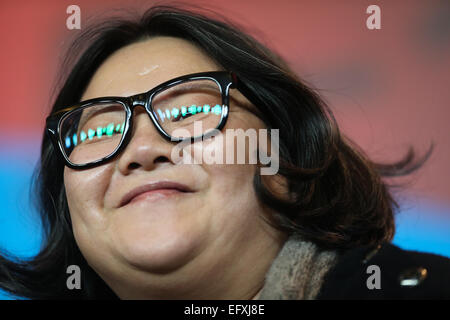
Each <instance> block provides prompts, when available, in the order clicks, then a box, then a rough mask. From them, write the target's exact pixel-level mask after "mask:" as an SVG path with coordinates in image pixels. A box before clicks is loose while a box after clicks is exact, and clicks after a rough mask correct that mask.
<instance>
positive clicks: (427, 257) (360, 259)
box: [317, 243, 450, 299]
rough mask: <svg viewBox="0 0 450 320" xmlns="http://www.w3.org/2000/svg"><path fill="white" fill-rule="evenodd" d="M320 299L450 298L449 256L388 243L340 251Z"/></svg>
mask: <svg viewBox="0 0 450 320" xmlns="http://www.w3.org/2000/svg"><path fill="white" fill-rule="evenodd" d="M317 298H318V299H449V298H450V259H448V258H446V257H443V256H439V255H435V254H430V253H423V252H416V251H408V250H403V249H401V248H399V247H397V246H395V245H393V244H390V243H385V244H383V245H380V246H378V247H377V248H368V247H361V248H356V249H351V250H348V251H347V252H344V253H342V254H341V256H340V258H339V260H338V262H337V264H336V265H335V266H334V267H333V268H332V269H331V270H330V271H329V272H328V274H327V275H326V277H325V279H324V283H323V286H322V288H321V291H320V293H319V296H318V297H317Z"/></svg>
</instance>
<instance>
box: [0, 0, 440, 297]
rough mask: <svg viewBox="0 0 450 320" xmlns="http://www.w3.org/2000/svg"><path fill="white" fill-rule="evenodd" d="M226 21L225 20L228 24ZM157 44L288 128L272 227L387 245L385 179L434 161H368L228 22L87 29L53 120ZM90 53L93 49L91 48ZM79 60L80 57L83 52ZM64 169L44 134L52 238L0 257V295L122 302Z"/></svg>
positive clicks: (337, 241) (300, 86)
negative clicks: (113, 69)
mask: <svg viewBox="0 0 450 320" xmlns="http://www.w3.org/2000/svg"><path fill="white" fill-rule="evenodd" d="M223 21H225V20H223ZM150 36H173V37H178V38H182V39H185V40H187V41H190V42H191V43H193V44H195V45H197V46H198V47H199V48H201V49H202V50H203V51H204V52H206V53H207V54H208V55H209V56H210V57H212V58H213V59H214V60H215V61H216V62H217V63H218V64H219V65H221V66H222V67H223V68H224V69H225V70H229V71H233V72H235V73H236V74H237V75H238V77H239V79H241V81H242V82H243V83H244V84H245V85H246V87H247V93H248V94H250V95H251V96H252V98H253V102H254V104H255V107H256V108H257V109H258V110H259V111H260V117H261V118H262V120H263V121H264V122H265V124H266V126H267V128H282V129H281V130H280V132H279V135H280V136H279V137H280V169H279V174H280V176H282V177H285V178H286V179H287V182H288V187H289V194H288V199H286V198H284V199H279V198H278V197H277V196H275V195H274V194H272V193H271V192H270V190H269V189H268V188H267V186H266V182H265V181H264V179H265V178H264V176H261V175H259V174H256V175H255V177H254V188H255V191H256V193H257V195H258V197H259V199H260V201H261V202H262V203H263V204H265V205H266V206H268V207H269V208H271V209H273V210H274V211H275V212H276V213H275V214H274V215H273V216H271V217H270V218H269V219H268V222H269V223H271V224H272V225H273V226H274V227H276V228H278V229H280V230H282V231H283V232H285V233H286V234H287V235H289V234H292V233H296V234H298V235H300V236H302V237H303V238H305V239H307V240H310V241H313V242H315V243H316V244H318V245H320V246H322V247H326V248H334V249H347V248H351V247H355V246H372V245H377V244H379V243H381V242H384V241H390V240H391V239H392V237H393V234H394V229H395V228H394V211H395V210H397V209H398V208H399V206H398V204H397V203H396V201H395V200H394V199H393V196H392V195H391V193H390V192H389V190H388V189H389V188H390V187H394V185H391V186H389V185H388V184H387V183H386V182H383V181H382V180H381V177H394V176H400V175H405V174H408V173H410V172H412V171H414V170H415V169H416V168H418V167H420V166H421V165H422V164H423V163H424V162H425V161H426V159H427V158H428V156H429V155H430V154H431V151H432V148H433V145H431V148H430V149H429V151H428V152H427V153H426V155H425V156H424V157H423V158H421V159H419V160H418V161H414V159H415V157H414V152H413V151H412V149H411V148H410V150H409V152H408V154H407V156H406V157H405V159H404V160H402V161H399V162H398V163H394V164H378V163H374V162H372V161H370V160H369V159H368V157H367V156H365V155H364V153H363V151H362V150H360V149H358V147H357V146H356V145H355V144H354V143H352V141H351V140H350V139H348V138H347V137H345V136H344V135H342V134H341V133H340V132H339V129H338V127H337V124H336V121H335V119H334V118H333V115H332V113H331V111H330V110H329V108H328V107H327V106H326V104H325V103H324V102H323V100H322V99H321V98H320V97H319V96H318V94H316V93H315V92H314V91H313V90H312V89H311V88H310V87H308V86H307V85H306V84H305V82H304V81H300V79H299V78H298V77H297V76H296V75H295V74H294V73H293V72H292V71H291V70H290V69H289V67H288V66H287V65H286V63H284V62H283V60H282V59H281V58H280V57H278V56H277V55H276V54H275V53H273V52H272V51H270V50H268V49H267V48H265V47H264V46H263V45H261V44H260V43H259V42H257V41H256V40H254V39H253V38H252V37H250V36H248V35H246V34H244V33H242V32H240V31H238V28H235V27H233V26H232V24H231V23H228V22H221V21H218V20H213V19H210V18H208V17H206V16H205V15H202V14H199V13H195V12H193V11H185V10H183V9H180V8H175V7H167V6H159V7H153V8H151V9H149V10H148V11H146V12H145V13H144V14H143V16H142V17H141V18H139V19H138V20H136V21H134V20H126V19H110V20H108V21H106V22H103V23H100V24H98V25H96V26H95V27H92V28H89V29H88V30H87V31H85V32H83V34H82V35H81V36H79V37H78V38H77V40H76V41H75V42H74V43H73V44H72V46H71V47H70V49H69V51H68V52H69V54H68V56H67V57H68V58H67V59H68V60H66V61H65V64H64V65H66V66H70V64H71V59H74V58H76V59H77V62H76V63H75V65H74V66H70V72H69V73H68V76H67V77H66V80H65V82H64V83H63V85H62V86H61V88H60V90H59V93H58V95H57V97H56V100H55V102H54V105H53V109H52V112H55V111H57V110H59V109H62V108H64V107H66V106H68V105H71V104H74V103H76V102H79V100H80V98H81V96H82V94H83V92H84V90H85V88H86V87H87V85H88V83H89V81H90V79H91V77H92V76H93V74H94V72H95V71H96V70H97V68H98V67H99V66H100V65H101V64H102V62H104V61H105V59H106V58H107V57H108V56H109V55H111V54H112V53H113V52H115V51H116V50H118V49H120V48H122V47H125V46H127V45H129V44H131V43H133V42H136V41H140V40H142V39H145V38H146V37H150ZM86 48H87V49H86ZM81 50H84V52H83V53H82V54H80V56H79V57H78V56H76V55H75V53H76V52H81ZM63 169H64V163H63V162H62V161H61V160H60V158H59V157H57V156H56V151H55V150H54V148H53V146H52V144H51V143H50V140H49V138H48V137H47V136H46V135H45V134H44V136H43V142H42V150H41V158H40V163H39V166H38V168H37V172H36V176H35V177H36V191H37V197H38V199H39V205H40V215H41V220H42V223H43V226H44V231H45V237H44V242H43V247H42V249H41V251H40V252H39V254H38V255H37V256H35V257H33V258H31V259H30V260H25V261H20V260H18V259H14V258H13V257H8V256H6V255H3V256H0V288H2V289H5V290H7V291H8V292H11V293H13V294H15V295H18V296H23V297H28V298H38V299H46V298H57V299H63V298H86V299H92V298H116V296H115V294H114V293H113V292H112V291H111V289H110V288H109V287H108V286H107V285H106V284H105V283H104V282H103V281H102V280H101V279H100V277H99V276H98V275H97V274H96V273H95V272H94V271H93V270H92V269H91V268H90V267H89V266H88V264H87V262H86V260H85V259H84V257H83V255H82V254H81V252H80V250H79V248H78V246H77V244H76V242H75V239H74V236H73V231H72V226H71V221H70V216H69V209H68V206H67V200H66V194H65V190H64V184H63ZM72 264H76V265H78V266H80V267H81V270H83V277H82V279H83V280H82V281H83V282H82V288H83V290H68V289H67V288H66V279H67V274H66V268H67V267H68V266H69V265H72Z"/></svg>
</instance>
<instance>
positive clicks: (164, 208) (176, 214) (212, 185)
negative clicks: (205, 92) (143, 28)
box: [64, 37, 282, 299]
mask: <svg viewBox="0 0 450 320" xmlns="http://www.w3.org/2000/svg"><path fill="white" fill-rule="evenodd" d="M217 70H221V68H220V66H219V65H217V64H216V63H215V62H214V61H213V60H211V59H210V58H209V57H208V56H206V55H205V54H204V53H203V52H202V51H200V50H199V49H198V48H196V47H195V46H193V45H192V44H190V43H189V42H187V41H184V40H181V39H176V38H170V37H156V38H151V39H147V40H145V41H142V42H139V43H135V44H132V45H129V46H127V47H125V48H122V49H121V50H119V51H117V52H115V53H114V54H113V55H112V56H111V57H109V58H108V59H107V60H106V61H105V62H104V63H103V64H102V65H101V66H100V68H99V69H98V70H97V71H96V73H95V75H94V76H93V78H92V79H91V81H90V83H89V85H88V87H87V89H86V91H85V92H84V95H83V97H82V100H86V99H91V98H97V97H104V96H130V95H134V94H137V93H142V92H146V91H148V90H150V89H151V88H153V87H155V86H157V85H158V84H160V83H162V82H164V81H166V80H170V79H172V78H175V77H178V76H182V75H186V74H190V73H195V72H204V71H217ZM231 96H232V98H233V101H234V103H233V104H232V105H231V106H230V114H229V118H228V121H227V124H226V127H225V128H224V129H223V130H222V133H223V134H224V136H226V133H225V129H238V128H241V129H243V130H244V131H245V130H247V129H249V128H253V129H260V128H264V126H263V123H262V121H261V120H259V118H257V117H256V116H254V115H253V114H252V113H251V112H250V111H248V108H243V107H244V106H248V105H249V102H248V101H247V100H246V99H245V98H244V97H243V96H242V95H240V94H239V93H238V92H237V91H236V90H233V92H232V93H231ZM133 121H134V127H133V132H132V137H131V140H130V142H129V144H128V145H127V147H126V148H125V149H124V150H123V151H122V153H121V154H119V155H118V156H117V157H116V158H115V159H114V160H113V161H110V162H108V163H106V164H104V165H101V166H98V167H95V168H91V169H87V170H72V169H70V168H67V167H66V168H65V171H64V184H65V188H66V193H67V200H68V205H69V209H70V215H71V219H72V224H73V230H74V235H75V238H76V241H77V244H78V246H79V247H80V249H81V251H82V253H83V255H84V256H85V258H86V260H87V261H88V263H89V265H90V266H91V267H92V268H93V269H94V270H96V272H97V273H98V274H99V275H100V276H101V277H102V278H103V279H104V280H105V282H106V283H107V284H108V285H109V286H110V287H111V288H112V289H113V290H114V291H115V292H116V294H118V296H119V297H121V298H177V297H178V298H200V299H201V298H210V299H215V298H230V299H234V298H237V299H239V298H243V299H248V298H251V297H252V295H254V294H255V293H256V292H257V291H258V290H259V289H260V287H261V286H262V285H263V279H264V275H265V273H266V272H267V269H268V267H269V266H270V263H271V262H272V260H273V259H274V257H275V256H276V254H277V253H278V250H279V248H280V244H281V241H282V240H281V239H282V237H281V235H280V234H278V233H277V232H275V231H274V230H273V229H272V228H270V227H269V226H268V225H267V224H266V223H265V222H264V221H263V220H262V219H261V216H262V215H264V214H269V212H267V211H266V210H265V209H264V208H263V207H262V206H261V205H260V204H259V202H258V201H257V198H256V195H255V192H254V188H253V185H252V182H253V176H254V175H255V173H256V172H259V171H256V170H257V168H256V166H255V165H250V164H245V165H243V164H206V163H202V164H183V163H182V162H178V163H176V162H175V161H173V160H172V158H171V152H172V148H173V147H174V143H172V142H170V141H167V140H165V139H164V138H163V137H162V136H161V135H160V134H159V133H158V132H157V130H156V128H155V127H154V125H153V124H152V122H151V120H150V118H149V117H148V115H147V114H146V113H145V112H144V109H143V108H141V107H138V108H136V109H135V114H134V118H133ZM223 141H226V139H223ZM216 143H217V141H209V142H196V143H195V144H193V145H191V146H190V147H189V148H190V149H189V150H190V151H192V150H194V149H195V148H218V146H217V145H215V144H216ZM225 148H234V146H230V145H225ZM161 181H171V182H176V183H179V184H182V185H185V186H187V187H188V188H189V189H190V190H191V192H177V191H174V190H167V189H166V190H163V189H161V190H159V191H156V192H151V193H144V194H140V196H136V197H134V198H133V199H132V200H133V201H131V202H129V203H128V204H126V205H123V203H122V200H123V198H124V196H125V195H127V194H129V193H130V192H131V191H132V190H136V188H140V187H145V186H148V185H152V184H154V183H158V182H161Z"/></svg>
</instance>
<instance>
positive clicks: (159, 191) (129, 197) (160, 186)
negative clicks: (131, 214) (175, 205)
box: [119, 182, 193, 207]
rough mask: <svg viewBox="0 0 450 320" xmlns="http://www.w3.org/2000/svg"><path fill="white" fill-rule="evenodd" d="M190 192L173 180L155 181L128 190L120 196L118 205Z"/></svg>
mask: <svg viewBox="0 0 450 320" xmlns="http://www.w3.org/2000/svg"><path fill="white" fill-rule="evenodd" d="M192 192H193V191H192V190H191V189H189V188H188V187H187V186H185V185H182V184H179V183H174V182H157V183H154V184H147V185H143V186H140V187H138V188H135V189H133V190H132V191H130V192H128V193H127V194H126V195H125V196H124V197H123V198H122V201H121V202H120V205H119V207H123V206H126V205H128V204H130V203H134V202H139V201H142V200H146V201H152V200H153V201H156V200H158V199H165V198H169V197H173V196H177V195H182V194H186V193H192Z"/></svg>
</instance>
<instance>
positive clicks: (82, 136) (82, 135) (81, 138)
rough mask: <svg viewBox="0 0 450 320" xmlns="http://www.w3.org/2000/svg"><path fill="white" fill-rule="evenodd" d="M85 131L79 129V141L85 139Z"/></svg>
mask: <svg viewBox="0 0 450 320" xmlns="http://www.w3.org/2000/svg"><path fill="white" fill-rule="evenodd" d="M86 137H87V136H86V133H85V132H84V131H81V133H80V140H81V142H83V141H84V140H86Z"/></svg>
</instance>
